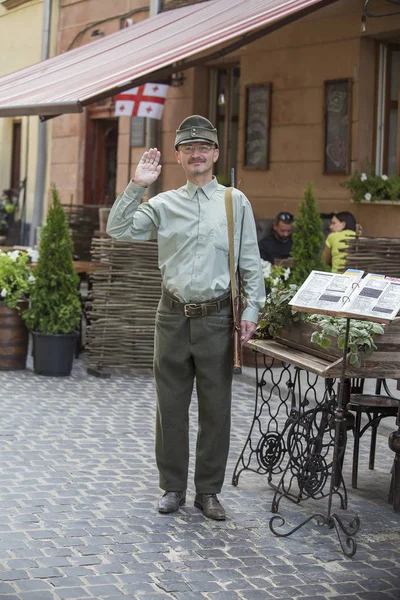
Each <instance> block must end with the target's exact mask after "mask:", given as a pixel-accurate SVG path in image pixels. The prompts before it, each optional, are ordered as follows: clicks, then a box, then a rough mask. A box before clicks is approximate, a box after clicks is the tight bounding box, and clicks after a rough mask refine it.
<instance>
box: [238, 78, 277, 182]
mask: <svg viewBox="0 0 400 600" xmlns="http://www.w3.org/2000/svg"><path fill="white" fill-rule="evenodd" d="M271 93H272V85H271V84H270V83H262V84H256V85H248V86H246V87H245V111H246V126H245V149H244V161H243V164H244V167H245V168H250V169H265V170H266V169H268V168H269V153H270V152H269V148H270V128H271Z"/></svg>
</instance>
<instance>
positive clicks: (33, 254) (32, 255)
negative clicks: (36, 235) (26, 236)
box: [27, 248, 39, 263]
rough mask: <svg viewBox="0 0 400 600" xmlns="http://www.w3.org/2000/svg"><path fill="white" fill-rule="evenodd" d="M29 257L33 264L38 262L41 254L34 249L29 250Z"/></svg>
mask: <svg viewBox="0 0 400 600" xmlns="http://www.w3.org/2000/svg"><path fill="white" fill-rule="evenodd" d="M27 253H28V256H29V257H30V258H31V260H32V262H34V263H35V262H37V261H38V258H39V252H38V251H37V250H35V249H34V248H28V250H27Z"/></svg>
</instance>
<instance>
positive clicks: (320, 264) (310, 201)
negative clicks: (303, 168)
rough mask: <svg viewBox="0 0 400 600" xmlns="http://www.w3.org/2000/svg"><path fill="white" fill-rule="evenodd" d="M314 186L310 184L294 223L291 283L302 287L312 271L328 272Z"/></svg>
mask: <svg viewBox="0 0 400 600" xmlns="http://www.w3.org/2000/svg"><path fill="white" fill-rule="evenodd" d="M313 190H314V186H313V185H312V184H309V185H308V187H307V189H306V190H305V192H304V198H303V200H302V201H301V204H300V210H299V215H298V217H296V219H295V221H294V231H293V246H292V252H291V257H292V259H293V268H292V272H291V274H290V283H295V284H296V285H299V286H300V285H302V284H303V283H304V281H305V280H306V279H307V277H308V276H309V274H310V273H311V271H327V270H328V269H329V268H328V266H327V265H326V264H325V262H324V261H323V260H322V250H323V247H324V242H325V237H324V234H323V231H322V220H321V217H320V214H319V212H318V209H317V202H316V200H315V197H314V193H313Z"/></svg>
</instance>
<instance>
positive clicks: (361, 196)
mask: <svg viewBox="0 0 400 600" xmlns="http://www.w3.org/2000/svg"><path fill="white" fill-rule="evenodd" d="M340 185H341V186H342V187H344V188H346V189H348V190H350V193H351V198H352V200H353V202H355V203H356V204H359V203H360V202H361V201H362V200H366V201H367V202H379V200H393V201H399V202H400V177H389V176H388V175H376V174H375V173H374V171H371V172H370V173H369V174H367V173H359V172H358V171H355V173H354V174H353V175H352V176H351V177H350V179H348V180H347V181H342V182H341V184H340Z"/></svg>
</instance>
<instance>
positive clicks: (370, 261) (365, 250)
mask: <svg viewBox="0 0 400 600" xmlns="http://www.w3.org/2000/svg"><path fill="white" fill-rule="evenodd" d="M346 268H347V269H362V270H363V271H366V272H367V273H380V274H382V275H389V276H391V277H400V239H397V238H372V237H356V238H354V239H351V240H349V243H348V247H347V258H346Z"/></svg>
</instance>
